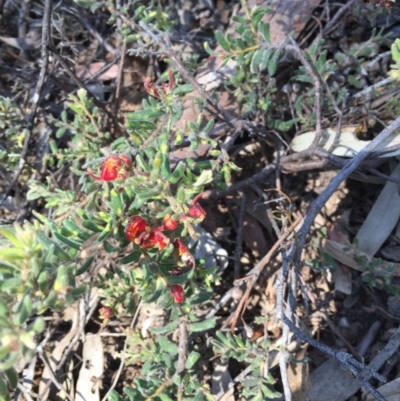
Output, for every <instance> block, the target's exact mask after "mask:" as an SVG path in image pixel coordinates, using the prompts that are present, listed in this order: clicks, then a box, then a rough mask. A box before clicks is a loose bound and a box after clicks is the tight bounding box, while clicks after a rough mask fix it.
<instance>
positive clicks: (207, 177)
mask: <svg viewBox="0 0 400 401" xmlns="http://www.w3.org/2000/svg"><path fill="white" fill-rule="evenodd" d="M212 180H213V173H212V170H203V171H202V172H201V174H200V176H199V177H198V178H197V180H196V182H195V183H194V184H193V187H201V186H202V185H205V184H208V183H210V182H212Z"/></svg>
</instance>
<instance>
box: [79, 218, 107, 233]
mask: <svg viewBox="0 0 400 401" xmlns="http://www.w3.org/2000/svg"><path fill="white" fill-rule="evenodd" d="M82 225H83V227H85V228H87V229H88V230H90V231H93V232H95V233H101V232H102V231H103V230H104V227H101V226H98V225H97V224H95V223H93V222H92V221H90V220H83V221H82Z"/></svg>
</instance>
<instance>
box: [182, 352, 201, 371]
mask: <svg viewBox="0 0 400 401" xmlns="http://www.w3.org/2000/svg"><path fill="white" fill-rule="evenodd" d="M199 358H200V354H199V353H198V352H196V351H192V352H191V353H190V354H189V355H188V357H187V360H186V364H185V368H186V369H192V367H193V366H194V364H195V363H196V362H197V361H198V360H199Z"/></svg>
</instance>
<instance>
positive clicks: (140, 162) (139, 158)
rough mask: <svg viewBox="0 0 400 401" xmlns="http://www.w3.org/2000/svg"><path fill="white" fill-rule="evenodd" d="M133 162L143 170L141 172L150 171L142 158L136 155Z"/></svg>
mask: <svg viewBox="0 0 400 401" xmlns="http://www.w3.org/2000/svg"><path fill="white" fill-rule="evenodd" d="M135 161H136V163H137V165H138V166H139V167H140V168H141V169H142V170H143V171H150V170H151V169H150V167H149V166H148V165H147V164H146V162H145V161H144V159H143V157H142V156H141V155H139V154H137V155H136V157H135Z"/></svg>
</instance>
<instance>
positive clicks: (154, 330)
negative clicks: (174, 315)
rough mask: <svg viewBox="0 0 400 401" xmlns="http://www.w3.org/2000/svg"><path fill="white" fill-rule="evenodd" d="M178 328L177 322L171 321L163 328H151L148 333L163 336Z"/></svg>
mask: <svg viewBox="0 0 400 401" xmlns="http://www.w3.org/2000/svg"><path fill="white" fill-rule="evenodd" d="M178 326H179V320H173V321H172V322H170V323H168V324H167V325H166V326H164V327H159V328H156V327H152V328H150V331H151V332H152V333H154V334H165V333H169V332H171V331H174V330H175V329H176V328H177V327H178Z"/></svg>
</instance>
